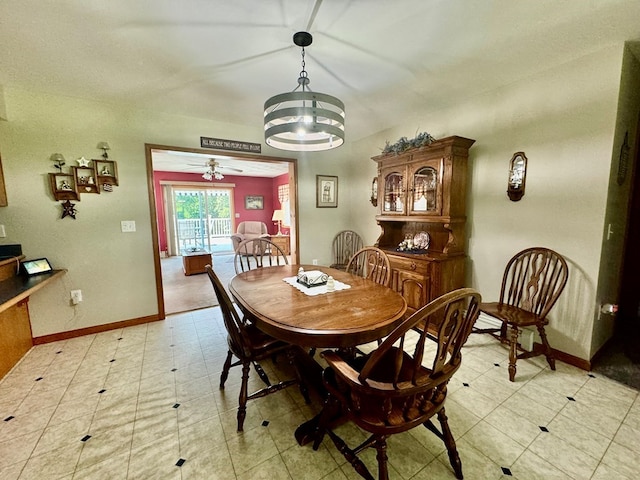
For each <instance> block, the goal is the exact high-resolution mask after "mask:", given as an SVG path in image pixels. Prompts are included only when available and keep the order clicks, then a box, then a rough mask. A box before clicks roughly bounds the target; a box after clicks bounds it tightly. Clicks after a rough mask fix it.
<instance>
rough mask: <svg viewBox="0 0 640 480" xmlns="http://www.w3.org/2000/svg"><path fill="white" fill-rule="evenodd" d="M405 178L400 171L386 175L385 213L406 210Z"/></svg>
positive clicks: (383, 206) (383, 207)
mask: <svg viewBox="0 0 640 480" xmlns="http://www.w3.org/2000/svg"><path fill="white" fill-rule="evenodd" d="M403 180H404V178H403V175H402V174H401V173H399V172H392V173H389V174H388V175H386V176H385V177H384V203H383V204H382V211H383V212H384V213H404V212H405V198H404V185H403Z"/></svg>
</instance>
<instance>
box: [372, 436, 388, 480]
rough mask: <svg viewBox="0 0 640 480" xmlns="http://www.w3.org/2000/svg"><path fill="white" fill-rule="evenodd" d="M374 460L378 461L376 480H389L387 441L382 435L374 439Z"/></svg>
mask: <svg viewBox="0 0 640 480" xmlns="http://www.w3.org/2000/svg"><path fill="white" fill-rule="evenodd" d="M375 445H376V452H378V453H377V455H376V459H377V460H378V480H389V468H388V466H387V460H388V457H387V439H386V437H385V436H384V435H382V436H380V437H378V438H376V444H375Z"/></svg>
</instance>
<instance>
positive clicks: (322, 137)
mask: <svg viewBox="0 0 640 480" xmlns="http://www.w3.org/2000/svg"><path fill="white" fill-rule="evenodd" d="M312 41H313V37H312V36H311V34H310V33H308V32H298V33H296V34H294V35H293V43H295V44H296V45H297V46H299V47H301V48H302V71H301V72H300V77H299V78H298V86H297V87H296V88H295V89H294V90H293V91H292V92H289V93H282V94H280V95H275V96H273V97H271V98H270V99H268V100H267V101H266V102H264V139H265V142H266V143H267V145H269V146H271V147H274V148H277V149H280V150H291V151H299V152H314V151H321V150H330V149H332V148H336V147H339V146H340V145H342V144H343V143H344V104H343V103H342V102H341V101H340V100H339V99H337V98H336V97H333V96H331V95H327V94H325V93H316V92H312V91H311V89H310V88H309V76H308V74H307V71H306V70H305V62H304V55H305V51H304V49H305V47H308V46H309V45H311V42H312Z"/></svg>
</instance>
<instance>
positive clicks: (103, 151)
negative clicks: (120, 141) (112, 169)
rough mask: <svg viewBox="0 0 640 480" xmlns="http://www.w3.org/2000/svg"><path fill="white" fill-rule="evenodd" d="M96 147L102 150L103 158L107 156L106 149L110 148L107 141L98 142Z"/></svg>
mask: <svg viewBox="0 0 640 480" xmlns="http://www.w3.org/2000/svg"><path fill="white" fill-rule="evenodd" d="M98 148H99V149H100V150H102V158H104V159H107V158H109V154H108V153H107V150H110V149H111V147H109V144H108V143H107V142H100V143H98Z"/></svg>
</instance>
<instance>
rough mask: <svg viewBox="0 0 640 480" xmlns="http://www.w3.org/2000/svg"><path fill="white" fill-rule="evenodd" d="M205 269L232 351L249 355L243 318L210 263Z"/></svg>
mask: <svg viewBox="0 0 640 480" xmlns="http://www.w3.org/2000/svg"><path fill="white" fill-rule="evenodd" d="M205 270H206V271H207V275H209V280H211V284H212V285H213V291H214V292H215V294H216V297H217V298H218V303H219V304H220V310H221V311H222V319H223V321H224V326H225V328H226V330H227V333H228V334H229V342H230V343H231V345H230V346H231V348H232V350H233V351H234V352H237V353H238V354H242V353H244V354H245V356H247V357H249V356H251V352H250V348H249V346H248V345H247V342H246V341H245V333H244V329H245V323H244V322H245V320H244V319H243V318H241V317H240V315H239V314H238V311H237V310H236V309H235V307H234V306H233V302H232V301H231V299H230V298H229V294H227V291H226V290H225V289H224V286H223V285H222V282H221V281H220V279H219V278H218V276H217V275H216V273H215V272H214V271H213V268H211V265H207V266H206V267H205Z"/></svg>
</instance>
